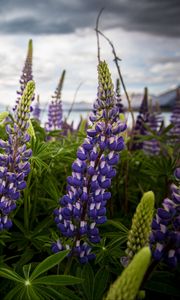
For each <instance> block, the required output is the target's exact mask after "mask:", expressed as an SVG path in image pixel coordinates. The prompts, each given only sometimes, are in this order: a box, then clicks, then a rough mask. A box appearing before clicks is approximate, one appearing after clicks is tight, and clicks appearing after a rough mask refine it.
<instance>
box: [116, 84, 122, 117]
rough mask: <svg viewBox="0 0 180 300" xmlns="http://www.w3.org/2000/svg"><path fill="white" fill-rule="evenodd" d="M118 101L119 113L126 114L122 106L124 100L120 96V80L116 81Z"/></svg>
mask: <svg viewBox="0 0 180 300" xmlns="http://www.w3.org/2000/svg"><path fill="white" fill-rule="evenodd" d="M116 100H117V107H118V108H119V113H120V114H121V113H124V107H123V104H122V98H121V94H120V80H119V79H117V80H116Z"/></svg>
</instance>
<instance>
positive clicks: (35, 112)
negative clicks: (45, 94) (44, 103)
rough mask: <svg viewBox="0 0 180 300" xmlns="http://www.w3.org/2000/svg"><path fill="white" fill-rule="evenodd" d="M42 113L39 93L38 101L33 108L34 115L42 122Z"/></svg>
mask: <svg viewBox="0 0 180 300" xmlns="http://www.w3.org/2000/svg"><path fill="white" fill-rule="evenodd" d="M40 113H41V109H40V103H39V95H37V101H36V104H35V106H34V109H33V117H34V119H36V120H37V121H38V122H40Z"/></svg>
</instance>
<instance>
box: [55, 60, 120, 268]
mask: <svg viewBox="0 0 180 300" xmlns="http://www.w3.org/2000/svg"><path fill="white" fill-rule="evenodd" d="M98 81H99V87H98V97H97V100H96V103H95V105H94V112H93V113H92V114H91V115H90V117H89V121H90V123H91V128H89V129H88V130H87V137H86V138H85V140H84V142H83V144H82V145H81V146H80V147H79V148H78V150H77V159H76V160H75V161H74V163H73V164H72V175H71V176H69V177H68V178H67V193H66V195H64V196H63V197H62V198H61V199H60V202H59V203H60V206H59V207H58V208H57V209H55V211H54V214H55V222H56V224H57V228H58V229H59V231H60V232H61V234H62V235H63V236H64V239H63V238H62V239H61V240H60V239H59V240H58V241H57V242H56V243H54V244H53V245H52V250H53V251H54V252H57V251H61V250H63V249H64V248H70V249H71V255H73V256H76V257H78V258H79V260H80V262H81V263H85V262H87V261H88V260H89V259H92V258H94V255H93V254H91V246H90V243H99V242H100V235H99V228H98V226H99V225H100V224H103V223H104V222H106V220H107V218H106V204H107V201H108V200H109V199H110V198H111V193H110V192H109V191H108V188H109V187H110V186H111V180H112V178H113V177H114V176H115V175H116V170H115V165H116V164H117V163H118V161H119V151H121V150H122V149H123V148H124V140H123V137H122V132H123V131H124V130H125V129H126V124H125V123H122V121H120V119H119V110H118V107H117V106H116V104H117V102H116V97H115V95H114V91H113V84H112V80H111V75H110V72H109V70H108V66H107V64H106V62H100V63H99V65H98Z"/></svg>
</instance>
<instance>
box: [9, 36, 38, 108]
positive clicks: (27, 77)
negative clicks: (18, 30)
mask: <svg viewBox="0 0 180 300" xmlns="http://www.w3.org/2000/svg"><path fill="white" fill-rule="evenodd" d="M32 57H33V44H32V40H29V43H28V51H27V56H26V60H25V63H24V67H23V70H22V75H21V78H20V81H19V82H20V90H19V91H17V94H18V98H17V100H16V106H15V107H14V110H15V109H16V107H17V105H18V103H19V101H20V99H21V96H22V95H23V92H24V90H25V88H26V85H27V83H28V82H29V81H31V80H33V75H32ZM32 100H34V96H33V98H32ZM31 111H32V107H31Z"/></svg>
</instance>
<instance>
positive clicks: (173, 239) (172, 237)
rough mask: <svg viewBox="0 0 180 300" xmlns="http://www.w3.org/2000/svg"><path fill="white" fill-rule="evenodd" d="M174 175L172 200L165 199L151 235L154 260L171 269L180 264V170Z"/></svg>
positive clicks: (153, 224)
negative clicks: (162, 262) (165, 264)
mask: <svg viewBox="0 0 180 300" xmlns="http://www.w3.org/2000/svg"><path fill="white" fill-rule="evenodd" d="M174 175H175V177H176V181H177V184H172V185H171V192H172V194H171V199H169V198H166V199H164V201H163V204H162V205H163V208H158V210H157V214H156V217H155V219H154V220H153V222H152V234H151V249H152V255H153V258H154V259H155V260H157V261H164V262H165V263H167V264H168V265H169V266H171V267H176V266H177V264H178V263H179V262H180V168H177V169H176V170H175V173H174Z"/></svg>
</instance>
